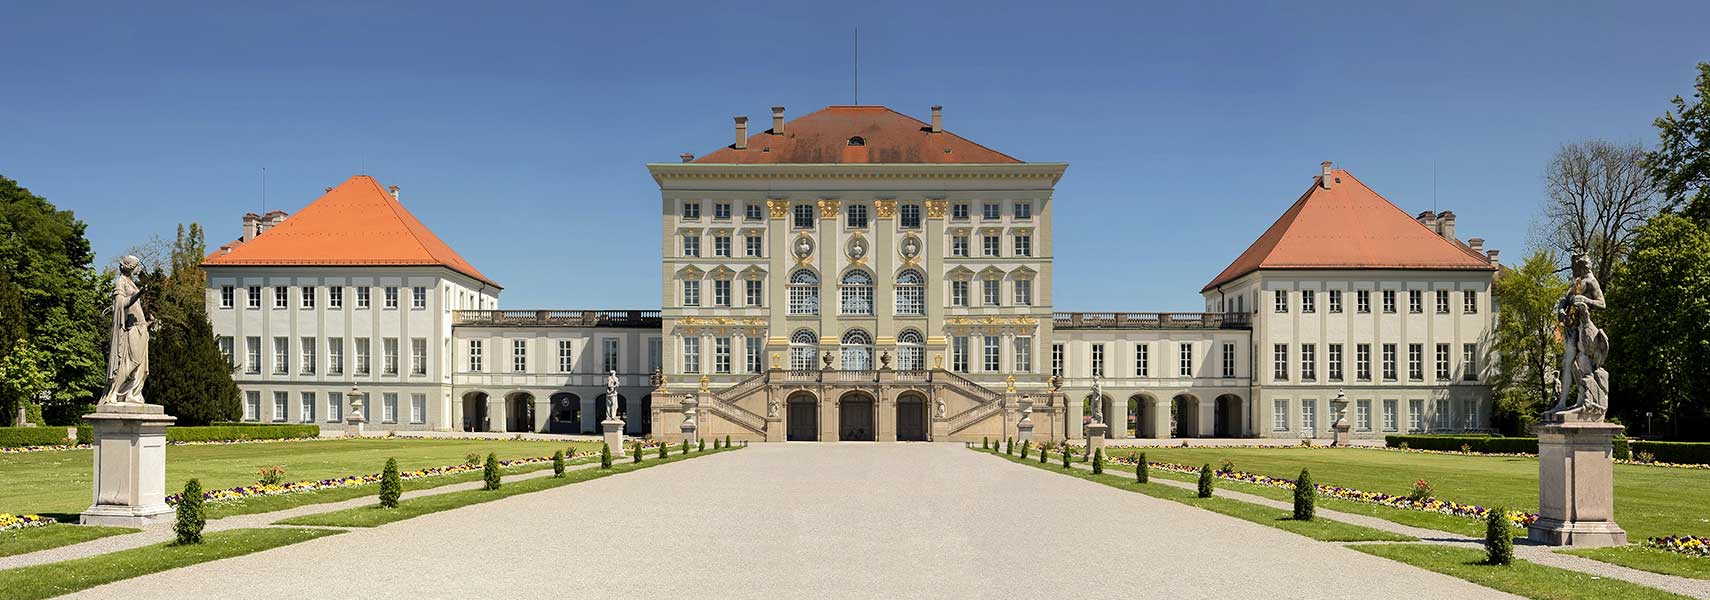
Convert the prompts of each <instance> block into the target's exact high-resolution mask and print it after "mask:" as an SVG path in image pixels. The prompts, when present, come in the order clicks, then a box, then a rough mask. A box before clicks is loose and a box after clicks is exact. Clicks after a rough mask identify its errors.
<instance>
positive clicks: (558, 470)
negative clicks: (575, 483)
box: [552, 450, 564, 477]
mask: <svg viewBox="0 0 1710 600" xmlns="http://www.w3.org/2000/svg"><path fill="white" fill-rule="evenodd" d="M552 476H553V477H563V476H564V451H563V450H559V451H557V452H553V453H552Z"/></svg>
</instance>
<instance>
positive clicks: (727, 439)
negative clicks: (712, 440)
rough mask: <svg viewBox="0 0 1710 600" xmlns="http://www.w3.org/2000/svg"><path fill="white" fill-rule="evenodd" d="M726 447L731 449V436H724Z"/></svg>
mask: <svg viewBox="0 0 1710 600" xmlns="http://www.w3.org/2000/svg"><path fill="white" fill-rule="evenodd" d="M724 447H726V448H729V447H730V434H728V433H727V434H724Z"/></svg>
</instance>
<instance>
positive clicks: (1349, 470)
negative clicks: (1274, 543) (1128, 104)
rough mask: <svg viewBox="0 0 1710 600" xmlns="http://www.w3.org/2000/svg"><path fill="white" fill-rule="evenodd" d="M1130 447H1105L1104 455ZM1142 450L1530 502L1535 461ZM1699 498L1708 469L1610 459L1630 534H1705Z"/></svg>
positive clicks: (1283, 473) (1339, 480)
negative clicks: (1417, 482) (1418, 483)
mask: <svg viewBox="0 0 1710 600" xmlns="http://www.w3.org/2000/svg"><path fill="white" fill-rule="evenodd" d="M1137 451H1140V450H1138V449H1126V448H1124V449H1111V454H1113V455H1124V454H1132V453H1134V452H1137ZM1144 452H1145V453H1146V458H1147V460H1150V461H1152V462H1172V463H1181V464H1186V465H1195V466H1197V465H1202V464H1206V463H1210V464H1211V465H1212V467H1214V468H1215V467H1217V466H1219V465H1220V464H1222V462H1223V460H1224V459H1229V460H1231V461H1234V462H1235V468H1236V469H1238V470H1241V471H1247V472H1250V473H1260V474H1263V475H1269V476H1272V477H1287V478H1290V479H1293V478H1294V477H1295V476H1297V475H1299V474H1300V469H1301V468H1302V467H1306V468H1310V469H1312V479H1313V481H1315V482H1318V483H1319V484H1327V485H1339V486H1343V487H1350V488H1355V489H1361V490H1366V491H1372V492H1384V493H1389V494H1406V493H1407V492H1408V491H1409V490H1410V489H1412V487H1413V481H1414V480H1415V479H1425V480H1428V481H1430V482H1431V483H1432V485H1434V486H1436V488H1437V493H1436V496H1437V497H1438V498H1442V499H1445V500H1453V501H1456V502H1464V503H1471V504H1479V505H1483V506H1491V505H1503V506H1508V507H1510V508H1514V509H1519V510H1527V511H1536V510H1537V509H1538V461H1537V459H1533V458H1523V457H1503V456H1476V455H1475V456H1461V455H1455V454H1421V453H1402V452H1383V451H1378V450H1354V449H1328V448H1316V449H1315V448H1145V449H1144ZM1229 485H1232V486H1235V485H1239V484H1229ZM1260 487H1262V486H1253V485H1244V486H1239V487H1232V488H1231V489H1243V490H1245V489H1248V488H1252V489H1257V488H1260ZM1706 497H1710V471H1699V470H1692V469H1668V468H1660V467H1644V466H1633V465H1615V520H1616V522H1617V523H1620V525H1621V527H1622V528H1623V529H1626V530H1627V535H1628V536H1629V537H1631V538H1633V539H1635V540H1643V539H1645V538H1649V537H1656V536H1663V535H1681V534H1696V535H1705V534H1707V533H1710V503H1706V502H1704V501H1703V500H1702V499H1703V498H1706ZM1350 504H1351V503H1350ZM1325 507H1326V508H1331V507H1330V506H1329V505H1328V504H1326V505H1325ZM1335 510H1342V508H1340V507H1336V508H1335ZM1385 518H1388V517H1385Z"/></svg>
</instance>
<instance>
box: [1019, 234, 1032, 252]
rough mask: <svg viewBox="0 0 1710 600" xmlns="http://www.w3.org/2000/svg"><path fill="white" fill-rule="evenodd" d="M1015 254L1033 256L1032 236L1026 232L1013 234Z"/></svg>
mask: <svg viewBox="0 0 1710 600" xmlns="http://www.w3.org/2000/svg"><path fill="white" fill-rule="evenodd" d="M1015 255H1016V256H1033V236H1032V235H1030V234H1026V233H1018V234H1015Z"/></svg>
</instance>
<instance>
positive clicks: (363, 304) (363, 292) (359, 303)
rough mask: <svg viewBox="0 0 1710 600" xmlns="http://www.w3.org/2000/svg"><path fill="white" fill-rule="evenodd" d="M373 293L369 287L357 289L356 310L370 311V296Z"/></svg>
mask: <svg viewBox="0 0 1710 600" xmlns="http://www.w3.org/2000/svg"><path fill="white" fill-rule="evenodd" d="M372 293H373V290H372V289H369V288H368V287H367V286H363V287H359V288H356V308H358V309H360V310H368V307H369V306H371V305H372V300H371V299H370V295H371V294H372Z"/></svg>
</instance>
